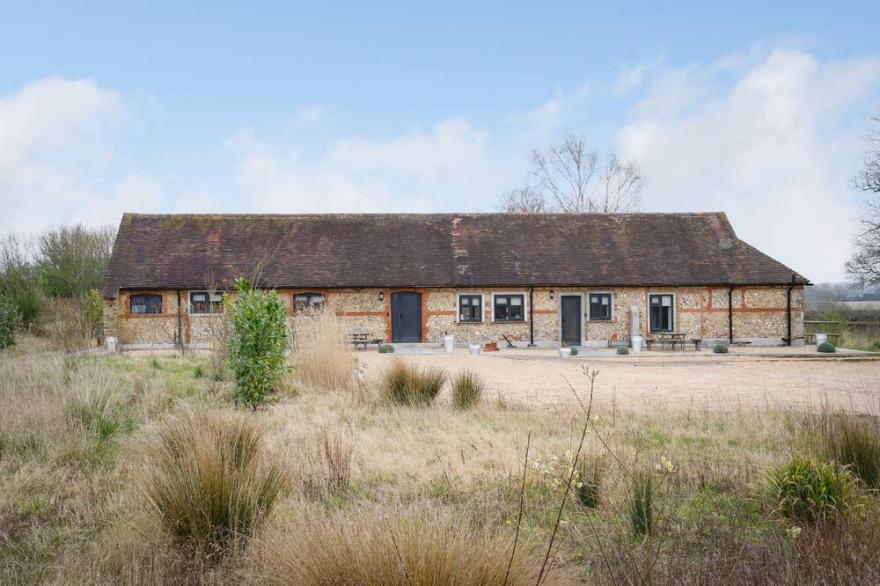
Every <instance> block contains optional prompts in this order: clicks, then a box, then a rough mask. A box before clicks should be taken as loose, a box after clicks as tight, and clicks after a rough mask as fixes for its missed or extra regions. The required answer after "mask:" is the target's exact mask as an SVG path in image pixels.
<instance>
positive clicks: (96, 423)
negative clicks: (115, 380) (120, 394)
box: [70, 389, 120, 439]
mask: <svg viewBox="0 0 880 586" xmlns="http://www.w3.org/2000/svg"><path fill="white" fill-rule="evenodd" d="M70 413H71V415H72V416H73V418H74V419H76V420H77V421H79V422H80V423H81V424H82V426H83V427H84V428H85V429H86V430H88V431H89V432H91V433H93V434H95V435H96V436H97V437H98V438H100V439H108V438H110V437H111V436H113V435H114V434H115V433H116V432H117V431H118V430H119V428H120V422H119V421H118V417H117V414H116V408H115V405H114V404H113V395H112V393H111V392H110V391H109V389H105V390H103V391H100V390H98V391H94V392H89V393H87V394H84V395H83V396H81V397H75V398H73V399H71V403H70Z"/></svg>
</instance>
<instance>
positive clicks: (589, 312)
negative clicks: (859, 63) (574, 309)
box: [584, 290, 617, 324]
mask: <svg viewBox="0 0 880 586" xmlns="http://www.w3.org/2000/svg"><path fill="white" fill-rule="evenodd" d="M590 295H608V297H609V298H610V299H609V303H610V304H611V307H610V310H611V315H610V316H609V317H608V319H604V318H603V319H596V320H594V319H593V308H592V307H591V306H592V304H591V303H590ZM584 297H585V299H586V303H587V307H586V312H585V313H586V314H587V321H591V322H592V321H595V322H596V323H599V324H600V323H607V322H613V321H614V320H615V318H616V317H617V316H616V315H615V311H614V293H613V292H611V291H598V290H597V291H587V292H586V294H585V295H584Z"/></svg>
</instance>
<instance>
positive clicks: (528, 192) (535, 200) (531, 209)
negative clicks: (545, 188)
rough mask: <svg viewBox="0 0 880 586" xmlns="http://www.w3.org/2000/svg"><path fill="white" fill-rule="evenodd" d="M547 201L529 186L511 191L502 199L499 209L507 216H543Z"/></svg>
mask: <svg viewBox="0 0 880 586" xmlns="http://www.w3.org/2000/svg"><path fill="white" fill-rule="evenodd" d="M547 207H548V206H547V200H545V199H544V196H543V195H541V194H540V193H539V192H537V191H535V190H534V189H532V188H531V187H530V186H528V185H523V186H522V187H517V188H515V189H511V190H510V191H508V192H507V193H505V194H504V195H503V196H502V197H501V203H500V204H499V205H498V209H499V210H500V211H502V212H504V213H507V214H543V213H544V212H547V211H549V210H548V209H547Z"/></svg>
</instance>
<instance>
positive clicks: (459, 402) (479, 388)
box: [452, 371, 486, 409]
mask: <svg viewBox="0 0 880 586" xmlns="http://www.w3.org/2000/svg"><path fill="white" fill-rule="evenodd" d="M485 390H486V383H484V382H483V379H481V378H480V375H478V374H477V373H475V372H471V371H466V372H462V373H459V374H458V375H456V377H455V378H454V379H452V406H453V407H455V408H456V409H470V408H471V407H475V406H477V405H479V404H480V402H481V401H482V400H483V393H484V392H485Z"/></svg>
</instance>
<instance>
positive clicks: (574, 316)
mask: <svg viewBox="0 0 880 586" xmlns="http://www.w3.org/2000/svg"><path fill="white" fill-rule="evenodd" d="M561 306H562V307H561V310H562V343H563V344H564V345H566V346H579V345H580V343H581V296H580V295H563V296H562V301H561Z"/></svg>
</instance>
